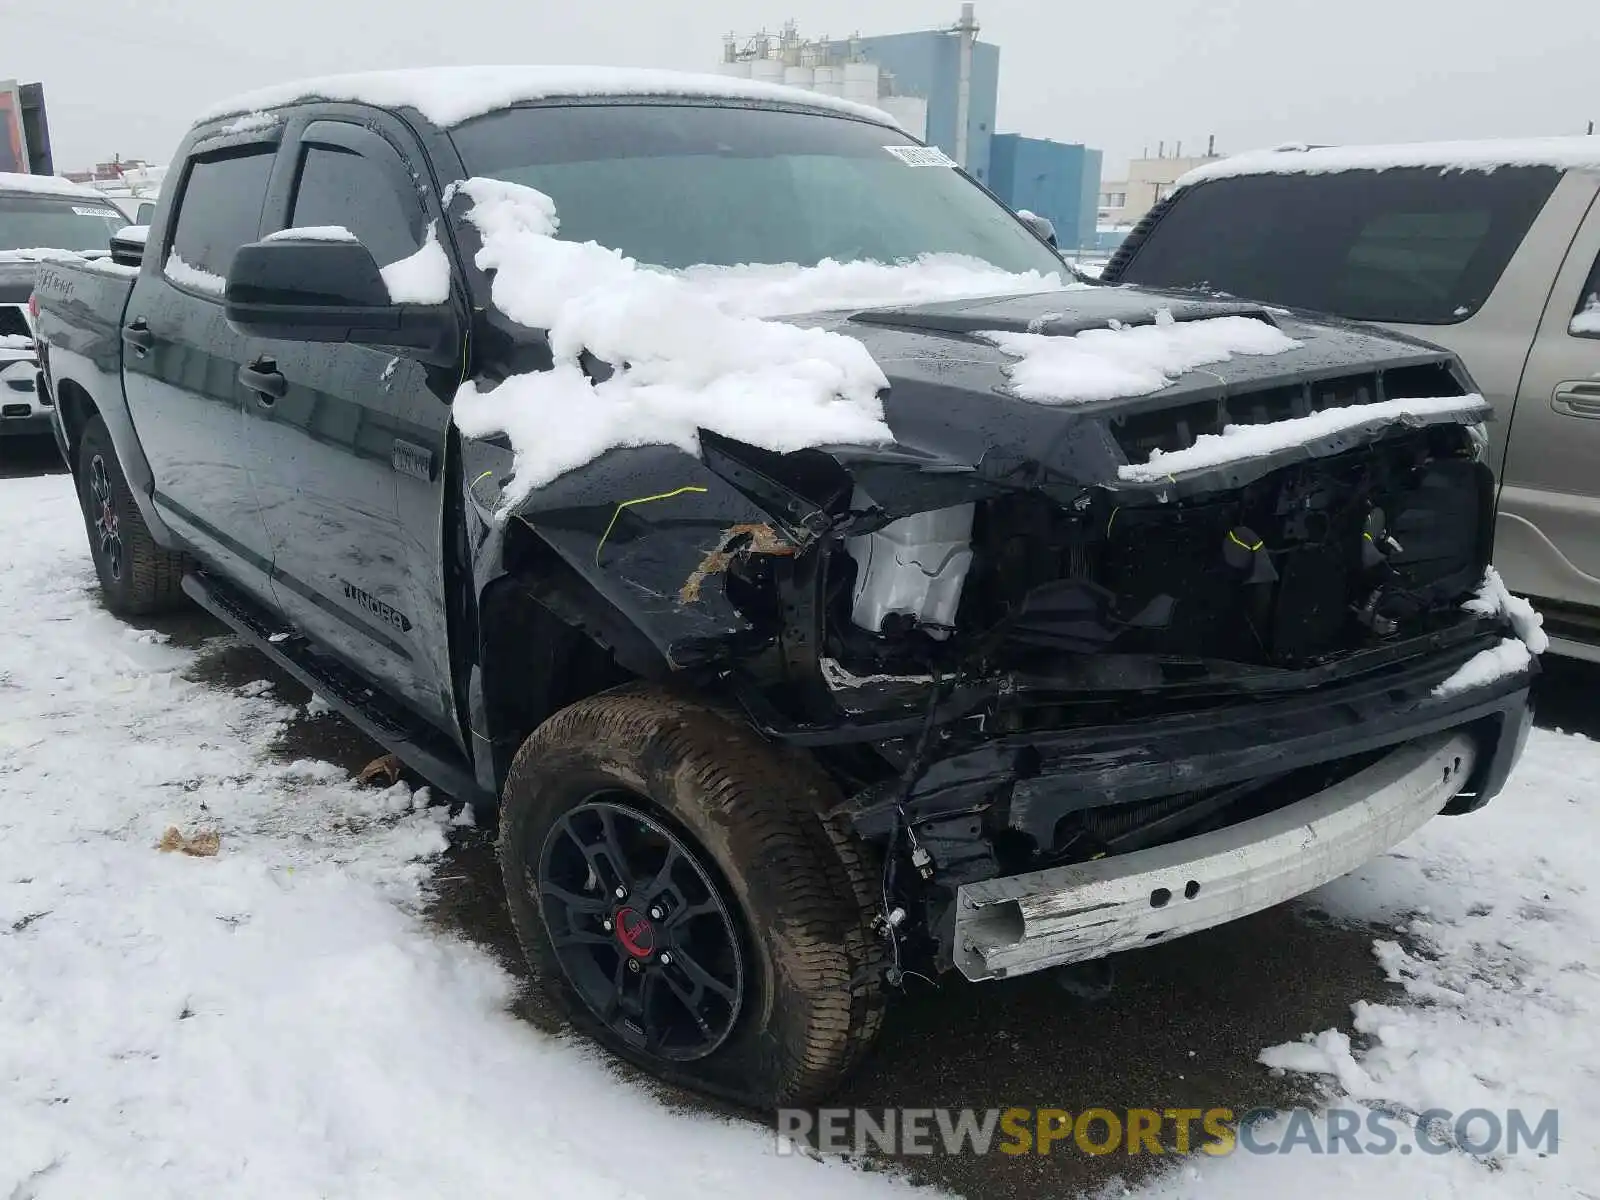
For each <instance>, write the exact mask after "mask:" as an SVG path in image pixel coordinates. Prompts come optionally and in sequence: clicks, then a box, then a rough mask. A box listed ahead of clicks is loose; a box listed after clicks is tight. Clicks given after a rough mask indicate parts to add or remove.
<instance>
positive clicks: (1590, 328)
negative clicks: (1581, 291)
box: [1571, 295, 1600, 334]
mask: <svg viewBox="0 0 1600 1200" xmlns="http://www.w3.org/2000/svg"><path fill="white" fill-rule="evenodd" d="M1571 330H1572V332H1573V333H1576V334H1600V295H1595V296H1590V297H1589V299H1588V301H1587V303H1585V304H1584V306H1583V308H1582V309H1581V310H1580V311H1579V312H1577V313H1575V314H1574V315H1573V318H1572V325H1571Z"/></svg>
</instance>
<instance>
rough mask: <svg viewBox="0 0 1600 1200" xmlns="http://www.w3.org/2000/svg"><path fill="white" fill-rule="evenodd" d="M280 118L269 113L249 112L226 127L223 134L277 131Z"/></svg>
mask: <svg viewBox="0 0 1600 1200" xmlns="http://www.w3.org/2000/svg"><path fill="white" fill-rule="evenodd" d="M277 126H278V118H277V117H276V116H275V115H274V114H272V113H269V112H247V113H245V114H243V115H242V116H239V117H236V118H235V119H234V120H232V121H229V122H228V123H227V124H226V125H224V126H223V127H222V129H221V131H220V132H222V133H225V134H227V133H256V132H258V131H262V130H267V129H276V128H277Z"/></svg>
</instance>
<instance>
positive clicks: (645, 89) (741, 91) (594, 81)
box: [200, 66, 899, 129]
mask: <svg viewBox="0 0 1600 1200" xmlns="http://www.w3.org/2000/svg"><path fill="white" fill-rule="evenodd" d="M600 96H675V97H685V98H695V99H715V100H767V101H787V102H789V103H791V104H805V105H809V106H810V107H812V108H822V109H829V110H831V111H833V112H837V113H842V114H844V115H846V116H852V117H861V118H864V119H866V120H869V121H875V122H877V123H878V124H880V125H884V126H888V127H889V128H892V129H898V128H899V125H898V124H897V123H896V122H895V119H894V118H893V117H891V116H890V115H889V114H888V113H886V112H884V111H883V110H882V109H879V108H873V107H872V106H870V105H866V104H857V103H855V102H853V101H850V100H841V99H839V98H837V97H833V96H824V95H822V94H820V93H817V92H807V91H802V90H801V89H799V88H789V87H783V86H782V85H780V84H773V83H762V82H759V81H755V80H750V79H739V78H736V77H732V76H725V75H695V74H690V73H687V72H682V71H655V70H639V69H635V68H628V67H511V66H501V67H426V68H417V69H412V70H404V71H371V72H366V73H362V74H355V75H329V76H326V77H324V78H321V79H303V80H299V81H297V82H294V83H283V84H276V85H274V86H272V87H267V88H262V89H261V90H259V91H255V92H249V93H247V94H245V95H243V96H235V97H233V98H232V99H231V100H227V101H224V102H223V103H221V104H216V105H213V106H212V107H211V108H210V109H208V110H207V111H206V112H204V113H202V114H201V116H200V120H202V121H209V120H214V119H216V118H219V117H231V116H235V115H238V114H242V113H253V112H259V111H261V110H263V109H270V108H278V107H281V106H282V105H286V104H295V103H298V102H299V101H302V100H345V101H352V102H355V103H360V104H373V105H377V106H378V107H380V108H414V109H416V110H417V111H418V112H420V113H421V114H422V115H423V116H425V117H427V118H428V120H430V121H432V122H433V123H434V124H435V125H438V126H440V127H442V128H448V127H449V126H452V125H459V124H461V123H462V122H463V121H468V120H471V119H472V118H473V117H481V116H482V115H483V114H484V113H489V112H493V111H494V110H495V109H498V108H505V107H507V106H509V105H512V104H518V103H523V102H526V101H531V100H558V99H568V98H570V99H580V98H584V97H600Z"/></svg>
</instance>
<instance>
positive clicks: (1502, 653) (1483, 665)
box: [1433, 638, 1533, 699]
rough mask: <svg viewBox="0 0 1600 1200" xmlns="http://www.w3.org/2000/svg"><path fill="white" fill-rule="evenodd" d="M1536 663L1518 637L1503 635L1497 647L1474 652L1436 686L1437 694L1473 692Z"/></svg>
mask: <svg viewBox="0 0 1600 1200" xmlns="http://www.w3.org/2000/svg"><path fill="white" fill-rule="evenodd" d="M1532 663H1533V654H1532V653H1531V652H1530V651H1529V650H1528V647H1527V646H1526V645H1524V644H1523V642H1522V641H1521V640H1519V639H1518V638H1504V639H1502V640H1501V642H1500V644H1499V645H1498V646H1493V647H1490V648H1489V649H1488V650H1480V651H1479V652H1478V653H1477V654H1474V655H1473V656H1472V657H1471V658H1469V659H1467V661H1466V662H1464V663H1462V664H1461V666H1460V667H1459V668H1458V669H1457V670H1456V671H1455V672H1454V673H1453V674H1452V675H1451V676H1450V677H1449V678H1448V679H1446V680H1445V681H1444V682H1443V683H1441V684H1440V685H1439V686H1438V687H1436V688H1434V689H1433V694H1434V696H1436V697H1438V698H1440V699H1443V698H1444V697H1445V696H1454V695H1456V694H1457V693H1458V692H1466V691H1470V690H1472V689H1473V688H1476V687H1482V686H1483V685H1484V684H1486V683H1493V682H1494V681H1495V680H1497V679H1503V678H1505V677H1506V676H1507V675H1516V674H1518V673H1520V672H1522V671H1526V670H1527V669H1528V667H1529V666H1530V665H1531V664H1532Z"/></svg>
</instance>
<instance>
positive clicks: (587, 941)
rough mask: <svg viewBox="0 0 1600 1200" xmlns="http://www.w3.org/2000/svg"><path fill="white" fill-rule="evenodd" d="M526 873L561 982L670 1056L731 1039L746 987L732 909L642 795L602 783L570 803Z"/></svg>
mask: <svg viewBox="0 0 1600 1200" xmlns="http://www.w3.org/2000/svg"><path fill="white" fill-rule="evenodd" d="M529 882H530V890H533V891H536V892H537V894H538V896H539V898H540V901H541V904H540V911H541V913H542V915H543V917H544V922H545V928H546V930H547V932H548V933H549V936H550V942H551V945H552V946H553V947H554V949H555V955H556V959H557V961H558V962H559V963H560V965H561V969H562V971H563V972H564V973H565V975H566V977H567V980H568V982H569V983H571V985H572V987H573V989H574V990H575V991H576V992H577V994H578V995H579V996H580V997H581V998H582V1000H583V1002H584V1003H585V1004H586V1005H587V1006H588V1008H589V1010H590V1011H591V1012H592V1013H593V1014H594V1015H595V1017H596V1018H598V1019H599V1020H600V1021H601V1022H602V1023H603V1024H604V1025H605V1026H606V1027H607V1028H608V1029H610V1030H611V1031H612V1032H613V1033H614V1034H615V1035H616V1036H617V1037H618V1038H620V1039H622V1040H623V1041H624V1042H625V1043H627V1044H628V1045H631V1046H633V1047H634V1048H635V1049H637V1050H640V1051H643V1052H644V1053H646V1054H650V1055H654V1056H659V1057H661V1058H664V1059H668V1060H671V1061H675V1062H689V1061H692V1060H694V1059H697V1058H703V1057H704V1056H706V1055H708V1054H710V1053H712V1052H713V1051H715V1050H716V1049H717V1048H718V1047H719V1046H721V1045H722V1043H723V1042H724V1041H726V1040H727V1037H728V1035H729V1034H730V1033H731V1032H732V1031H733V1028H734V1026H735V1025H736V1023H737V1022H738V1019H739V1012H740V1009H741V1007H742V1006H743V1003H744V992H745V984H744V978H745V969H744V955H743V953H742V951H741V949H740V938H739V930H738V928H737V927H736V925H735V923H734V918H733V916H732V913H733V911H735V910H734V908H733V906H732V905H731V904H730V902H729V901H728V900H727V898H726V897H724V895H723V894H722V890H721V888H720V887H719V886H718V884H717V883H716V882H715V881H714V879H713V877H712V874H711V873H710V872H709V871H708V870H707V869H706V867H705V865H704V864H703V863H702V862H701V861H700V860H699V858H698V857H697V856H696V854H695V853H694V851H693V850H691V849H690V847H689V846H688V845H687V844H686V843H685V842H684V841H683V840H682V839H681V838H680V837H678V835H677V834H675V833H674V832H672V831H671V830H670V829H668V828H667V827H666V825H665V824H663V823H662V822H661V821H660V820H658V819H656V818H655V817H653V816H651V815H649V814H648V813H646V812H645V811H644V809H643V806H642V805H641V804H640V803H639V802H638V801H637V800H635V799H634V798H633V797H629V796H627V795H625V794H616V793H606V794H601V795H598V796H595V797H592V798H590V799H589V800H587V801H585V802H584V803H581V804H578V805H576V806H575V807H573V808H572V809H570V810H569V811H568V812H567V813H566V814H565V815H564V816H563V817H562V818H561V819H560V820H559V821H558V822H557V823H556V824H555V825H554V826H553V827H552V828H551V829H550V831H549V833H548V834H547V836H546V837H545V840H544V845H543V847H542V848H541V851H540V854H539V861H538V868H537V876H536V879H534V880H530V881H529Z"/></svg>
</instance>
